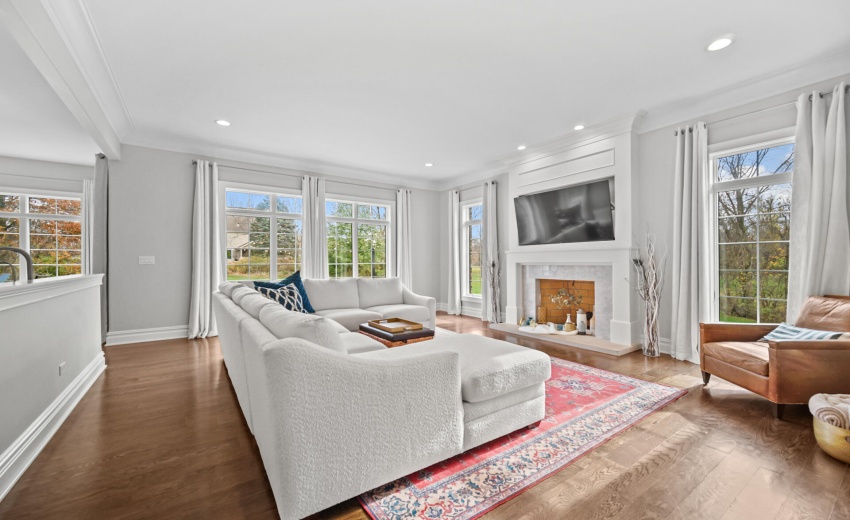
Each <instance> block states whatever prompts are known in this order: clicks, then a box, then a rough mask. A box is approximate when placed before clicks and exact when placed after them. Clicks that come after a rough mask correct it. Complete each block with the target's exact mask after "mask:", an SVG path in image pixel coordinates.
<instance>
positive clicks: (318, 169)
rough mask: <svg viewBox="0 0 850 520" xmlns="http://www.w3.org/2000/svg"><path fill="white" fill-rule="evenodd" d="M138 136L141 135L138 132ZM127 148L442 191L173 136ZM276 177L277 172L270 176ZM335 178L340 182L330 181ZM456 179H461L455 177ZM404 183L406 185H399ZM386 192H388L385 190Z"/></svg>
mask: <svg viewBox="0 0 850 520" xmlns="http://www.w3.org/2000/svg"><path fill="white" fill-rule="evenodd" d="M136 133H137V134H138V132H136ZM124 143H125V144H129V145H133V146H139V147H144V148H152V149H155V150H165V151H170V152H178V153H185V154H190V155H197V156H200V157H202V158H210V160H214V161H216V162H218V163H219V167H224V166H226V165H224V164H221V161H222V160H224V161H236V162H242V163H248V164H252V165H255V166H271V167H276V168H285V169H288V170H294V171H297V172H303V173H309V174H313V175H316V174H318V175H323V176H325V177H326V179H325V180H326V181H327V182H342V181H343V180H344V181H346V182H348V180H350V179H356V180H358V181H362V182H364V183H367V182H376V183H380V184H386V185H388V186H391V187H393V188H386V189H396V188H402V187H404V188H419V189H425V190H434V191H439V189H440V186H441V184H440V181H439V179H435V180H433V181H430V180H426V179H424V178H422V177H411V176H399V175H398V174H394V173H387V172H379V171H375V170H367V169H364V168H357V167H354V166H345V165H341V164H335V163H330V162H326V161H320V160H317V159H306V158H303V157H290V156H288V155H283V154H278V153H274V152H264V151H260V150H251V149H249V148H240V147H237V146H229V145H225V144H221V143H213V142H206V141H197V140H192V139H188V138H184V137H179V136H171V137H168V138H159V137H150V136H148V137H143V136H137V135H135V134H134V135H131V136H130V137H128V138H127V139H125V140H124ZM268 173H274V172H268ZM330 177H335V178H336V179H333V178H330ZM452 178H453V179H455V178H457V177H452ZM400 182H402V184H399V183H400ZM382 189H384V188H382Z"/></svg>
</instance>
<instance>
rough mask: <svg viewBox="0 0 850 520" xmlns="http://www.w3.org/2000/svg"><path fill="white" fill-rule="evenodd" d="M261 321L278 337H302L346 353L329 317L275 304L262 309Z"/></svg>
mask: <svg viewBox="0 0 850 520" xmlns="http://www.w3.org/2000/svg"><path fill="white" fill-rule="evenodd" d="M260 297H261V298H262V296H260ZM260 323H262V324H263V325H264V326H265V327H266V328H267V329H269V331H270V332H271V333H272V334H274V335H275V337H277V338H278V339H285V338H301V339H305V340H307V341H310V342H312V343H315V344H317V345H320V346H322V347H325V348H328V349H330V350H335V351H336V352H340V353H342V354H345V353H346V349H345V345H344V344H343V342H342V340H341V339H340V337H339V332H338V331H337V329H336V327H334V326H333V324H332V323H331V321H330V320H329V319H327V318H323V317H321V316H316V315H315V314H304V313H302V312H294V311H289V310H286V309H284V308H283V307H281V306H280V305H276V304H275V305H271V306H266V307H263V308H262V309H261V310H260Z"/></svg>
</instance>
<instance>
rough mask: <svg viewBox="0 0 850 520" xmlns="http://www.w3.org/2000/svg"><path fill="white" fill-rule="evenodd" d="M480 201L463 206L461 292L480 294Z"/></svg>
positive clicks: (475, 295) (470, 294) (472, 294)
mask: <svg viewBox="0 0 850 520" xmlns="http://www.w3.org/2000/svg"><path fill="white" fill-rule="evenodd" d="M483 211H484V206H483V205H482V204H481V203H480V202H477V203H474V204H469V205H467V206H464V207H463V293H464V296H474V297H480V296H481V217H482V215H483Z"/></svg>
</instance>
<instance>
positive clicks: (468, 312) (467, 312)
mask: <svg viewBox="0 0 850 520" xmlns="http://www.w3.org/2000/svg"><path fill="white" fill-rule="evenodd" d="M460 308H461V311H460V314H461V316H470V317H472V318H481V309H470V308H469V306H468V305H464V304H463V303H461V305H460ZM437 310H438V311H443V312H449V304H448V303H440V302H438V303H437Z"/></svg>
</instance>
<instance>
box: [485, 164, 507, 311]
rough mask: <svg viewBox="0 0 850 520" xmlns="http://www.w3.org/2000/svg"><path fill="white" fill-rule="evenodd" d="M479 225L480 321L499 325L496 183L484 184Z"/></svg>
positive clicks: (499, 275) (499, 273) (500, 306)
mask: <svg viewBox="0 0 850 520" xmlns="http://www.w3.org/2000/svg"><path fill="white" fill-rule="evenodd" d="M482 208H483V210H484V212H483V215H482V219H481V223H482V226H481V227H482V230H481V266H482V269H481V278H482V280H481V319H482V320H483V321H489V322H491V323H499V319H500V317H501V314H502V305H501V301H500V300H501V290H500V288H499V285H500V278H501V266H500V265H499V222H498V219H497V216H498V208H497V207H496V181H490V182H485V183H484V197H483V204H482Z"/></svg>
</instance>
